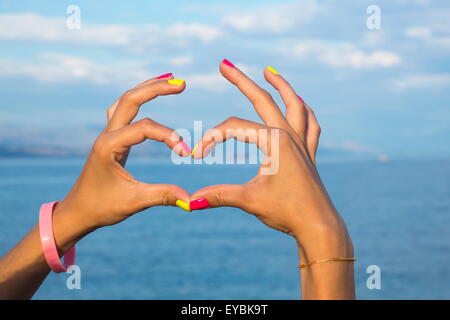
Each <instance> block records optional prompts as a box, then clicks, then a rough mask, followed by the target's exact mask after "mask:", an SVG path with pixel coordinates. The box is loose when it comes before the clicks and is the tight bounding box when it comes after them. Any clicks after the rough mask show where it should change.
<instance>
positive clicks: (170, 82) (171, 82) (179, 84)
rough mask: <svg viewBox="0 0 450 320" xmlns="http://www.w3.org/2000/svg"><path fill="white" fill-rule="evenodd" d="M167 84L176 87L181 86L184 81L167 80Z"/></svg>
mask: <svg viewBox="0 0 450 320" xmlns="http://www.w3.org/2000/svg"><path fill="white" fill-rule="evenodd" d="M167 82H168V83H169V84H174V85H177V86H181V85H182V84H183V83H184V80H182V79H170V80H167Z"/></svg>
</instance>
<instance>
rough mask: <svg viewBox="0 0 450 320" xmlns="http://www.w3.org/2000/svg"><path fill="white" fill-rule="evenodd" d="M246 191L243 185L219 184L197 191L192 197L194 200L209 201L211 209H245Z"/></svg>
mask: <svg viewBox="0 0 450 320" xmlns="http://www.w3.org/2000/svg"><path fill="white" fill-rule="evenodd" d="M244 191H245V189H244V186H243V185H241V184H218V185H214V186H208V187H205V188H203V189H200V190H198V191H196V192H195V193H194V194H193V195H192V199H197V198H205V199H206V200H208V203H209V207H210V208H216V207H236V208H241V209H244V208H243V207H244V205H245V199H244V194H245V192H244Z"/></svg>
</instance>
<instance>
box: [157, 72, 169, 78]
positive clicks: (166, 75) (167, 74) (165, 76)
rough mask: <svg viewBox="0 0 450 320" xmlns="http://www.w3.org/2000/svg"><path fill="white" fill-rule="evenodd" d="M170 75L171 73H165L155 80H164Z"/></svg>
mask: <svg viewBox="0 0 450 320" xmlns="http://www.w3.org/2000/svg"><path fill="white" fill-rule="evenodd" d="M171 75H172V73H166V74H163V75H161V76H159V77H156V79H164V78H168V77H170V76H171Z"/></svg>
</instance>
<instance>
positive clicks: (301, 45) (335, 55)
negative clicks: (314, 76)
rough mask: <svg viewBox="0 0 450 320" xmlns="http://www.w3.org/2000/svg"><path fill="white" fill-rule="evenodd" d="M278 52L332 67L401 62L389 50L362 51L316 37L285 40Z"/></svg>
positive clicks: (390, 65) (384, 65)
mask: <svg viewBox="0 0 450 320" xmlns="http://www.w3.org/2000/svg"><path fill="white" fill-rule="evenodd" d="M279 47H280V48H283V49H280V50H279V51H280V53H282V54H284V55H288V56H291V57H294V58H298V59H308V58H310V59H316V60H317V61H319V62H321V63H323V64H326V65H329V66H332V67H352V68H371V67H393V66H396V65H399V64H400V63H401V58H400V56H399V55H397V54H396V53H393V52H389V51H383V50H376V51H372V52H364V51H362V50H361V49H359V48H357V47H356V46H355V45H353V44H350V43H327V42H324V41H321V40H317V39H307V40H297V41H292V40H287V41H284V45H281V46H279Z"/></svg>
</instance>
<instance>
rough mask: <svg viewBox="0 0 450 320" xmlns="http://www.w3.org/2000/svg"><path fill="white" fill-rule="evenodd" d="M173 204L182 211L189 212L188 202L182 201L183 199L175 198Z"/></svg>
mask: <svg viewBox="0 0 450 320" xmlns="http://www.w3.org/2000/svg"><path fill="white" fill-rule="evenodd" d="M175 205H176V206H177V207H178V208H181V209H183V210H184V211H187V212H191V207H190V206H189V203H187V202H184V201H183V200H177V201H176V202H175Z"/></svg>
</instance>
